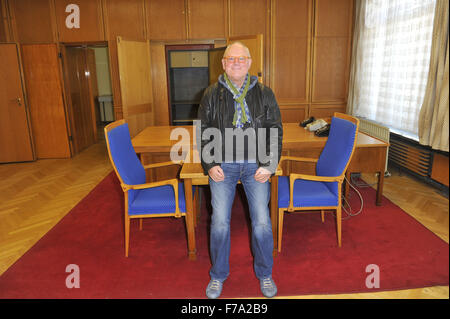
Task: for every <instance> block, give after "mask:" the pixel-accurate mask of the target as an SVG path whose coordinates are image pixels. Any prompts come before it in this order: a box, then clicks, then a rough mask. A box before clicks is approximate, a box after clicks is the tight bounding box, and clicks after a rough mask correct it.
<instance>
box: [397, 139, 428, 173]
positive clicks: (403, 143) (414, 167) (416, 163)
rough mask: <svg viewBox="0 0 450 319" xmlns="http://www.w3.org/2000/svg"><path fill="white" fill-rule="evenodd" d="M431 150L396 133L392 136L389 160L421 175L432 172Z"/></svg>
mask: <svg viewBox="0 0 450 319" xmlns="http://www.w3.org/2000/svg"><path fill="white" fill-rule="evenodd" d="M431 153H432V152H431V150H430V149H427V148H426V147H423V146H421V145H420V144H418V143H415V142H411V141H408V140H407V139H404V138H402V137H400V136H397V135H395V134H393V135H392V138H391V146H390V151H389V161H391V163H394V164H396V165H399V166H401V167H403V168H406V169H408V170H410V171H412V172H414V173H416V174H418V175H420V176H423V177H429V176H430V174H431V163H432V154H431Z"/></svg>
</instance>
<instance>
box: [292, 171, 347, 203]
mask: <svg viewBox="0 0 450 319" xmlns="http://www.w3.org/2000/svg"><path fill="white" fill-rule="evenodd" d="M297 179H305V180H308V181H317V182H342V181H343V180H344V177H343V176H315V175H306V174H295V173H292V174H290V175H289V207H288V211H289V212H293V211H294V183H295V181H296V180H297Z"/></svg>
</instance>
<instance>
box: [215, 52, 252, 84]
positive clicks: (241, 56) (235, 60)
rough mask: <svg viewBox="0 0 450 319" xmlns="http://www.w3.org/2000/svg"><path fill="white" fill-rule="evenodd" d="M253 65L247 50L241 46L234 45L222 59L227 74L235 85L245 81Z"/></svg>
mask: <svg viewBox="0 0 450 319" xmlns="http://www.w3.org/2000/svg"><path fill="white" fill-rule="evenodd" d="M251 64H252V59H251V58H250V57H249V54H248V52H247V50H246V49H245V48H243V47H242V46H240V45H237V44H236V45H232V46H231V47H230V48H229V49H228V52H227V54H226V56H225V57H224V58H223V59H222V66H223V69H224V70H225V73H226V74H227V76H228V77H229V78H230V80H231V81H233V82H234V83H240V82H242V81H243V80H244V79H245V76H246V75H247V72H248V70H249V69H250V66H251Z"/></svg>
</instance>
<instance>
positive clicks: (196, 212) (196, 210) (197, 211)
mask: <svg viewBox="0 0 450 319" xmlns="http://www.w3.org/2000/svg"><path fill="white" fill-rule="evenodd" d="M198 188H199V187H198V186H197V187H196V188H195V192H194V203H193V215H194V227H197V223H198V220H199V219H200V215H199V214H200V209H199V207H198V204H199V198H198V196H199V190H198Z"/></svg>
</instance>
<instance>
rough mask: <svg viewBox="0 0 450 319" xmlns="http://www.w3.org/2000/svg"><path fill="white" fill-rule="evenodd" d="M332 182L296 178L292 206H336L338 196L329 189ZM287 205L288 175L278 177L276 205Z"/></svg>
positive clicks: (280, 206) (283, 206)
mask: <svg viewBox="0 0 450 319" xmlns="http://www.w3.org/2000/svg"><path fill="white" fill-rule="evenodd" d="M327 184H333V183H325V182H316V181H307V180H302V179H298V180H296V181H295V183H294V207H318V206H337V205H338V198H337V196H336V195H335V194H334V193H333V192H331V191H330V188H331V189H332V188H333V187H330V185H327ZM336 184H337V183H336ZM288 206H289V176H280V177H278V207H279V208H287V207H288Z"/></svg>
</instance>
